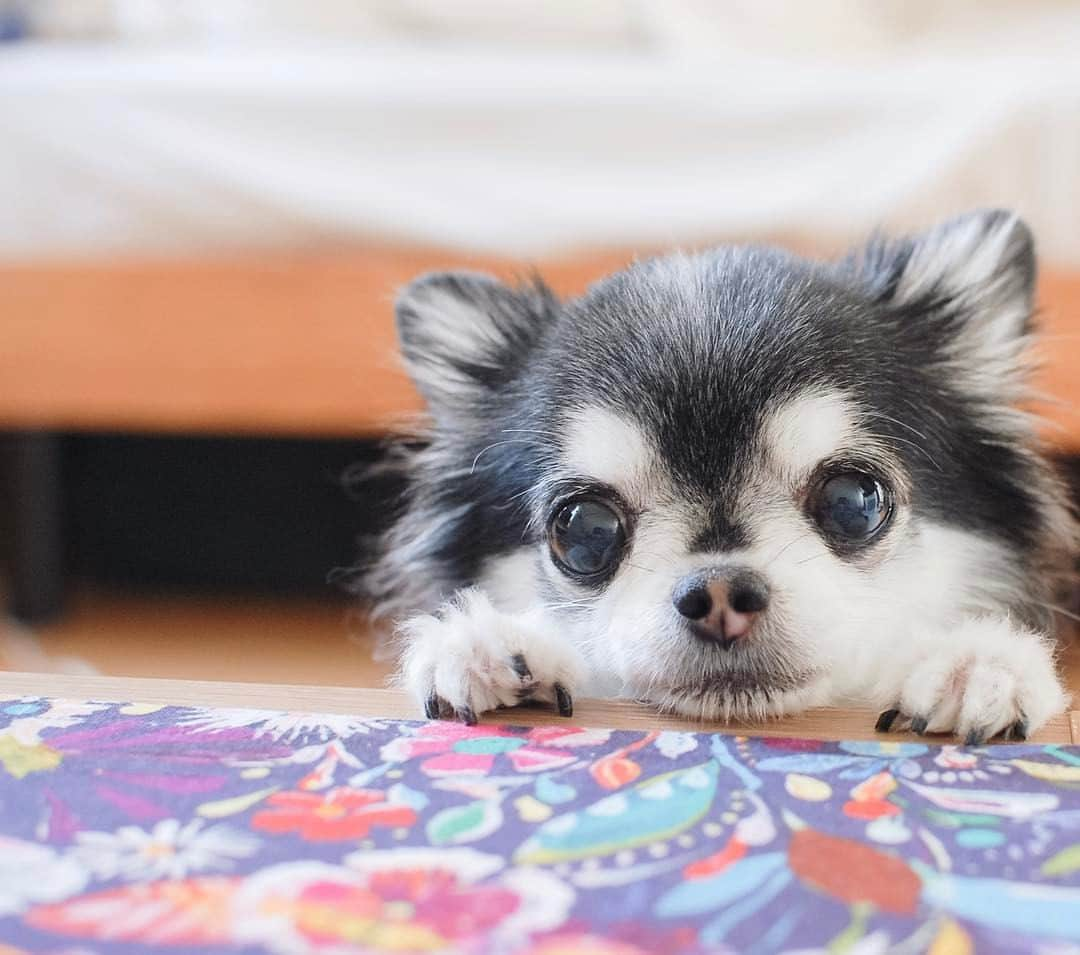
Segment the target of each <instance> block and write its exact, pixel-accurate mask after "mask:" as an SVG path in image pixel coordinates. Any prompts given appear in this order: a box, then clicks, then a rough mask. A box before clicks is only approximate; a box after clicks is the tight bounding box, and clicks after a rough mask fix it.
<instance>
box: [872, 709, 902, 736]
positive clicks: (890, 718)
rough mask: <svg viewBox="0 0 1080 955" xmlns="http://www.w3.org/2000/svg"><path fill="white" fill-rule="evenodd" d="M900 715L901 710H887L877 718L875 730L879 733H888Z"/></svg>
mask: <svg viewBox="0 0 1080 955" xmlns="http://www.w3.org/2000/svg"><path fill="white" fill-rule="evenodd" d="M899 715H900V711H899V710H886V711H885V712H884V713H882V714H881V716H879V717H878V718H877V722H876V723H875V724H874V729H875V730H876V731H877V732H878V733H887V732H889V730H891V729H892V725H893V723H895V722H896V718H897V717H898V716H899Z"/></svg>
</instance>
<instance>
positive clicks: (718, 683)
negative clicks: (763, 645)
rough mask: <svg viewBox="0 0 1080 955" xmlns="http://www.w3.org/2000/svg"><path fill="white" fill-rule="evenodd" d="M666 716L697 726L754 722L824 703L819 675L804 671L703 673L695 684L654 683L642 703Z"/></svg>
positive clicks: (824, 686)
mask: <svg viewBox="0 0 1080 955" xmlns="http://www.w3.org/2000/svg"><path fill="white" fill-rule="evenodd" d="M643 698H644V699H645V700H646V701H647V702H649V703H651V704H652V705H654V706H656V707H658V708H659V709H660V710H662V711H664V712H667V713H674V714H678V715H679V716H686V717H690V718H692V719H697V720H711V721H712V720H715V721H720V722H743V723H746V722H758V721H761V720H767V719H772V718H776V717H780V716H790V715H793V714H796V713H801V712H802V711H803V710H806V709H809V708H811V707H814V706H821V705H823V704H824V703H825V702H826V701H827V699H828V686H827V681H826V679H825V675H824V673H823V672H822V671H820V670H816V669H813V668H809V667H803V668H798V669H794V668H786V667H785V668H762V669H760V670H758V669H754V668H751V667H747V668H739V669H735V668H724V669H715V668H711V667H710V668H705V669H704V670H703V672H702V674H701V677H700V678H699V679H693V680H689V681H683V682H680V683H677V684H674V683H673V684H669V685H662V684H658V683H657V682H653V683H652V685H651V687H650V689H649V692H648V693H647V694H645V695H644V697H643Z"/></svg>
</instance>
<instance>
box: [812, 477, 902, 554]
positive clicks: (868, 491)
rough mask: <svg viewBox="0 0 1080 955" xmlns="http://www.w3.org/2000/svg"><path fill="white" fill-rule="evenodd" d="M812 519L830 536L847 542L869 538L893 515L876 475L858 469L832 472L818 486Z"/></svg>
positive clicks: (889, 501)
mask: <svg viewBox="0 0 1080 955" xmlns="http://www.w3.org/2000/svg"><path fill="white" fill-rule="evenodd" d="M813 514H814V519H815V520H816V521H817V522H818V524H820V525H821V529H822V530H823V531H825V533H826V534H828V535H829V536H830V537H833V538H835V539H836V540H838V541H842V542H845V543H850V544H857V543H864V542H866V541H869V540H871V539H872V538H873V537H874V536H875V535H876V534H877V533H878V532H879V531H880V530H881V529H882V528H883V527H884V526H885V524H886V523H887V522H888V520H889V516H890V514H892V495H891V494H890V493H889V490H888V488H886V487H885V485H883V484H882V483H881V482H880V481H879V480H878V479H877V478H875V477H872V476H871V475H869V474H864V473H863V472H861V471H842V472H840V473H839V474H833V475H832V476H830V477H828V478H826V480H825V481H824V482H823V483H822V484H821V486H820V487H819V488H818V490H817V493H816V496H815V498H814V501H813Z"/></svg>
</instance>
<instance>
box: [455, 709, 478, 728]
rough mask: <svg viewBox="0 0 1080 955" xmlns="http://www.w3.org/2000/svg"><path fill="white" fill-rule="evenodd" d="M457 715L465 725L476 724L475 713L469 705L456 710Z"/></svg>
mask: <svg viewBox="0 0 1080 955" xmlns="http://www.w3.org/2000/svg"><path fill="white" fill-rule="evenodd" d="M457 717H458V719H459V720H461V722H462V723H464V724H465V725H466V726H475V725H476V713H474V712H473V708H472V707H471V706H463V707H461V709H459V710H458V711H457Z"/></svg>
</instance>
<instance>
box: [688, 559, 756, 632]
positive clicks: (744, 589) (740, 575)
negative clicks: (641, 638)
mask: <svg viewBox="0 0 1080 955" xmlns="http://www.w3.org/2000/svg"><path fill="white" fill-rule="evenodd" d="M671 602H672V603H673V604H674V605H675V609H676V610H677V611H679V613H680V614H681V615H682V616H684V617H686V619H687V620H689V621H691V622H692V625H693V630H694V633H696V634H697V635H698V636H700V637H702V638H704V639H709V640H718V641H720V643H721V644H722V645H723V646H725V647H727V646H731V644H732V643H734V641H735V640H738V639H739V638H741V637H744V636H746V634H747V633H749V632H750V628H751V626H752V625H753V622H754V618H755V616H756V615H757V614H759V613H761V612H762V611H763V610H765V609H766V608H767V607H768V605H769V587H768V584H766V583H765V581H764V580H763V579H762V578H761V576H760V575H759V574H756V573H754V572H753V571H749V570H738V571H706V572H704V573H700V574H692V575H691V576H689V577H685V578H683V579H682V580H681V581H679V584H678V585H677V586H676V588H675V591H674V593H672V595H671Z"/></svg>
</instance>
